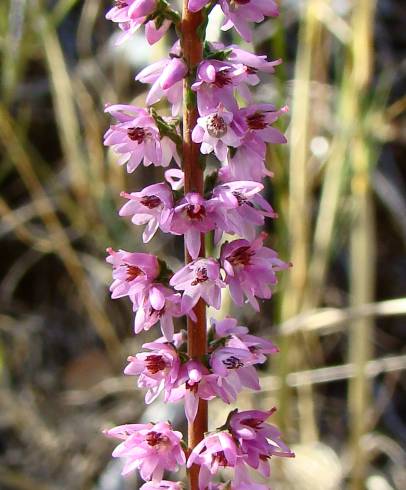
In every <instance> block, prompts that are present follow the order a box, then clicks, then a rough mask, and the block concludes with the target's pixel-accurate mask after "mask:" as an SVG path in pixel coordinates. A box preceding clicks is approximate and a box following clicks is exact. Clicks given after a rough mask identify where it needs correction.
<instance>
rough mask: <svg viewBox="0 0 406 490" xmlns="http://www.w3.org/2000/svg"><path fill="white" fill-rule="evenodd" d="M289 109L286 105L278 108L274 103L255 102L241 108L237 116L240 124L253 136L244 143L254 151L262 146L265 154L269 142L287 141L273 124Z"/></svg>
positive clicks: (281, 142) (279, 142) (280, 142)
mask: <svg viewBox="0 0 406 490" xmlns="http://www.w3.org/2000/svg"><path fill="white" fill-rule="evenodd" d="M287 111H288V108H287V107H286V106H285V107H282V109H280V110H276V109H275V107H274V106H273V105H272V104H254V105H251V106H249V107H244V108H243V109H240V110H239V111H238V114H236V116H235V118H236V120H238V124H240V125H241V127H244V129H245V130H246V134H247V135H249V136H251V138H247V140H246V141H244V143H246V144H247V145H248V146H250V147H251V149H252V150H253V151H257V148H261V147H262V152H261V153H262V154H263V155H264V156H265V151H266V144H267V143H273V144H283V143H286V138H285V136H284V135H283V134H282V133H281V132H280V131H279V130H278V129H276V128H273V127H272V124H273V123H274V122H276V121H277V120H278V119H279V117H280V116H281V115H282V114H285V113H286V112H287Z"/></svg>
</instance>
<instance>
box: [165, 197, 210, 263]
mask: <svg viewBox="0 0 406 490" xmlns="http://www.w3.org/2000/svg"><path fill="white" fill-rule="evenodd" d="M217 204H218V203H217V202H215V201H206V200H205V199H203V197H202V196H201V195H200V194H198V193H196V192H190V193H188V194H186V196H185V197H184V198H183V199H181V201H180V202H179V203H178V205H177V206H176V207H175V209H174V213H173V217H172V222H171V226H170V230H171V232H172V233H175V234H177V235H184V237H185V244H186V247H187V249H188V252H189V253H190V255H191V257H192V259H196V258H197V257H198V256H199V252H200V245H201V244H200V241H201V233H207V232H208V231H210V230H213V229H214V228H215V226H216V223H217V221H218V214H217V212H216V208H217Z"/></svg>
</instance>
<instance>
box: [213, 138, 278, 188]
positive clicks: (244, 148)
mask: <svg viewBox="0 0 406 490" xmlns="http://www.w3.org/2000/svg"><path fill="white" fill-rule="evenodd" d="M265 151H266V147H265V145H264V144H263V143H262V142H260V144H258V141H257V139H256V138H255V137H254V136H253V135H252V134H247V135H246V136H245V137H244V139H243V143H242V145H241V146H240V147H239V148H237V152H236V153H235V155H234V156H233V157H232V158H230V159H229V161H228V166H226V167H223V168H222V169H221V171H220V172H221V178H222V180H226V181H232V180H253V181H255V182H261V181H262V179H263V178H264V177H273V173H272V172H270V171H269V170H268V169H267V168H266V166H265Z"/></svg>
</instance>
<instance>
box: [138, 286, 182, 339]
mask: <svg viewBox="0 0 406 490" xmlns="http://www.w3.org/2000/svg"><path fill="white" fill-rule="evenodd" d="M131 299H132V302H133V309H134V311H136V315H135V319H134V332H135V333H136V334H137V333H140V332H141V331H142V330H149V329H150V328H151V327H152V326H154V325H155V324H156V323H157V322H158V321H159V322H160V326H161V331H162V334H163V335H164V337H165V338H166V340H167V341H168V342H172V340H173V332H174V326H173V319H174V318H177V317H180V316H181V312H180V301H181V297H180V294H175V293H174V292H173V290H171V289H169V288H167V287H165V286H163V285H162V284H159V283H153V284H151V285H148V286H147V287H145V289H144V290H143V291H142V292H140V293H138V294H137V295H135V296H133V297H132V298H131Z"/></svg>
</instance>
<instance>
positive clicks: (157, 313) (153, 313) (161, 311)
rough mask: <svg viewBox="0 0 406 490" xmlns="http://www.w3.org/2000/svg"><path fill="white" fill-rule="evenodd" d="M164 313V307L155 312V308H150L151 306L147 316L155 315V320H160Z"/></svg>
mask: <svg viewBox="0 0 406 490" xmlns="http://www.w3.org/2000/svg"><path fill="white" fill-rule="evenodd" d="M164 313H165V306H164V307H163V308H162V309H160V310H156V309H155V308H152V306H151V308H150V309H149V316H153V315H156V317H155V318H161V317H162V316H163V314H164Z"/></svg>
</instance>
